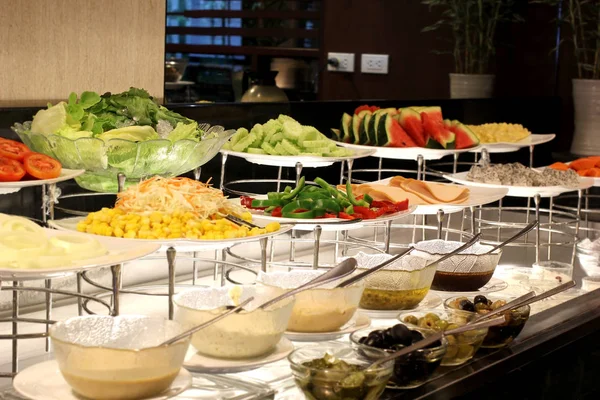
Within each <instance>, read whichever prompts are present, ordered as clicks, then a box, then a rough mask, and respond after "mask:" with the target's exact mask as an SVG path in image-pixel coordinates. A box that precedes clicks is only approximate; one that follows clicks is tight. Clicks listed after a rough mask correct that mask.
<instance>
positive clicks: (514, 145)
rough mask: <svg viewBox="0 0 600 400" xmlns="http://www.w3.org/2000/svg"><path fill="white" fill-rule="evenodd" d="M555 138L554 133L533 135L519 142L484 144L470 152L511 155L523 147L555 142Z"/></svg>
mask: <svg viewBox="0 0 600 400" xmlns="http://www.w3.org/2000/svg"><path fill="white" fill-rule="evenodd" d="M555 137H556V135H555V134H554V133H546V134H531V135H529V136H527V137H526V138H525V139H521V140H519V141H518V142H498V143H483V144H480V145H479V146H478V147H477V148H475V149H470V152H472V153H480V152H481V150H482V149H484V148H485V149H487V151H488V153H511V152H513V151H517V150H519V149H521V148H523V147H529V146H537V145H538V144H544V143H547V142H550V141H552V140H554V138H555Z"/></svg>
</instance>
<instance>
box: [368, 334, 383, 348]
mask: <svg viewBox="0 0 600 400" xmlns="http://www.w3.org/2000/svg"><path fill="white" fill-rule="evenodd" d="M365 344H366V345H367V346H373V347H377V348H380V349H384V348H386V345H387V343H386V340H385V337H384V334H383V331H373V332H371V333H369V336H367V340H366V341H365Z"/></svg>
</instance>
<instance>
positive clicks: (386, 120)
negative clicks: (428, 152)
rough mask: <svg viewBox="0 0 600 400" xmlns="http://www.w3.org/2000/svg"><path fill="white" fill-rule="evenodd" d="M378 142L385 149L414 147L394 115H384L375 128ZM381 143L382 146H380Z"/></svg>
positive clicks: (413, 143)
mask: <svg viewBox="0 0 600 400" xmlns="http://www.w3.org/2000/svg"><path fill="white" fill-rule="evenodd" d="M377 135H378V142H379V143H380V146H385V147H416V144H415V142H414V141H413V140H412V139H411V137H410V136H409V135H408V134H407V133H406V132H405V131H404V129H402V126H400V123H399V122H398V120H397V119H396V118H395V115H393V114H391V113H388V114H384V115H383V117H381V120H380V121H379V128H377ZM382 143H383V144H382Z"/></svg>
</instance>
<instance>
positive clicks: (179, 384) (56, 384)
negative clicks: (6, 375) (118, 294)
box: [13, 360, 192, 400]
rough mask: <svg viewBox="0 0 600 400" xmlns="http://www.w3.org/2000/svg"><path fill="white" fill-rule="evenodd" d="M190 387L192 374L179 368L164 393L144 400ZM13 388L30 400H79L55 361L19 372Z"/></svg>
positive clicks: (152, 399)
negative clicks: (177, 373)
mask: <svg viewBox="0 0 600 400" xmlns="http://www.w3.org/2000/svg"><path fill="white" fill-rule="evenodd" d="M191 385H192V374H190V373H189V372H188V371H186V370H185V368H181V370H180V371H179V375H177V376H176V377H175V380H174V381H173V383H172V384H171V387H170V388H169V389H167V390H166V391H164V392H162V393H160V394H158V395H156V396H153V397H147V398H146V399H144V400H164V399H169V398H171V397H175V396H177V395H178V394H181V393H183V392H184V391H185V390H186V389H188V388H189V387H190V386H191ZM13 387H14V388H15V390H16V391H17V393H19V394H20V395H22V396H25V397H27V398H29V399H32V400H81V399H82V398H81V397H79V396H77V395H76V394H75V393H74V392H73V391H72V390H71V386H69V384H68V383H67V381H65V378H63V376H62V374H61V373H60V369H59V368H58V362H57V361H56V360H50V361H44V362H42V363H39V364H35V365H32V366H31V367H29V368H26V369H24V370H23V371H21V372H19V373H18V374H17V376H16V377H15V380H14V381H13Z"/></svg>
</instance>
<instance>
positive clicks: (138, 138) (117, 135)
mask: <svg viewBox="0 0 600 400" xmlns="http://www.w3.org/2000/svg"><path fill="white" fill-rule="evenodd" d="M97 138H98V139H102V140H104V141H105V142H107V141H109V140H110V139H123V140H130V141H132V142H143V141H145V140H152V139H160V136H158V133H156V131H155V130H154V128H152V127H151V126H137V125H134V126H127V127H125V128H119V129H111V130H110V131H106V132H104V133H102V134H100V135H98V136H97Z"/></svg>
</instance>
